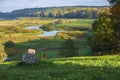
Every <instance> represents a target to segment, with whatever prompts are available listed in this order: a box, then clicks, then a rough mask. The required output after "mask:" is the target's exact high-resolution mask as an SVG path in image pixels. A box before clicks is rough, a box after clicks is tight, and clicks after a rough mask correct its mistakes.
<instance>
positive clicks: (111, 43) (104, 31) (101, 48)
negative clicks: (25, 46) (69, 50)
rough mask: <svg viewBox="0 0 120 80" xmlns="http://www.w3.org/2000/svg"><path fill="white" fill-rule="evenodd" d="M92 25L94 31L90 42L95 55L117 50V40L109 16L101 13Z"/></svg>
mask: <svg viewBox="0 0 120 80" xmlns="http://www.w3.org/2000/svg"><path fill="white" fill-rule="evenodd" d="M92 26H93V31H94V32H93V35H92V36H91V37H90V38H89V41H88V42H89V45H90V47H91V50H92V53H93V55H105V54H108V53H109V54H112V53H113V52H115V51H116V49H115V47H116V46H115V45H116V42H115V36H114V35H113V27H112V25H111V20H110V18H109V16H108V15H106V14H102V15H100V16H99V18H98V19H97V20H95V21H94V23H93V24H92Z"/></svg>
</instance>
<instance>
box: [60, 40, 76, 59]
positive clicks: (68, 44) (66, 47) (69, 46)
mask: <svg viewBox="0 0 120 80" xmlns="http://www.w3.org/2000/svg"><path fill="white" fill-rule="evenodd" d="M77 51H78V48H77V47H76V46H75V44H74V42H73V40H72V39H70V38H69V39H67V40H66V41H65V42H64V43H63V44H62V45H61V48H60V50H59V52H60V54H59V55H60V56H61V57H73V56H78V53H77Z"/></svg>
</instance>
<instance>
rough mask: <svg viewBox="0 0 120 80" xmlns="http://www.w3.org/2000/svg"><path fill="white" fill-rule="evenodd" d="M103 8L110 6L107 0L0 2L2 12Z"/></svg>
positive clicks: (15, 0)
mask: <svg viewBox="0 0 120 80" xmlns="http://www.w3.org/2000/svg"><path fill="white" fill-rule="evenodd" d="M81 5H87V6H88V5H89V6H102V5H109V3H108V2H107V0H0V12H10V11H12V10H16V9H24V8H39V7H54V6H81Z"/></svg>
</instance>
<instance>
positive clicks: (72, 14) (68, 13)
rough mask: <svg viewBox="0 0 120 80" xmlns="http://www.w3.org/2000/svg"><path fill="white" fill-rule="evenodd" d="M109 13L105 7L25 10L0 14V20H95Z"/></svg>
mask: <svg viewBox="0 0 120 80" xmlns="http://www.w3.org/2000/svg"><path fill="white" fill-rule="evenodd" d="M103 12H109V7H107V6H102V7H100V6H99V7H98V6H66V7H46V8H26V9H21V10H14V11H12V12H9V13H2V12H0V18H17V17H49V18H96V17H97V16H98V15H99V14H100V13H103Z"/></svg>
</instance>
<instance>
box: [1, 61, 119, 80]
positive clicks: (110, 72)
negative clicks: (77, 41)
mask: <svg viewBox="0 0 120 80" xmlns="http://www.w3.org/2000/svg"><path fill="white" fill-rule="evenodd" d="M1 66H2V67H4V66H6V64H0V67H1ZM3 69H5V70H3ZM3 69H2V70H1V69H0V72H1V73H0V74H1V75H0V79H1V80H16V79H17V80H21V79H23V80H28V79H29V80H120V77H119V76H120V67H119V66H118V67H111V66H107V67H106V66H103V67H98V66H85V65H73V64H71V63H67V64H55V63H51V62H46V61H42V62H40V63H39V64H37V65H35V64H30V65H28V64H27V65H26V64H22V65H17V66H14V67H8V68H3Z"/></svg>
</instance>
